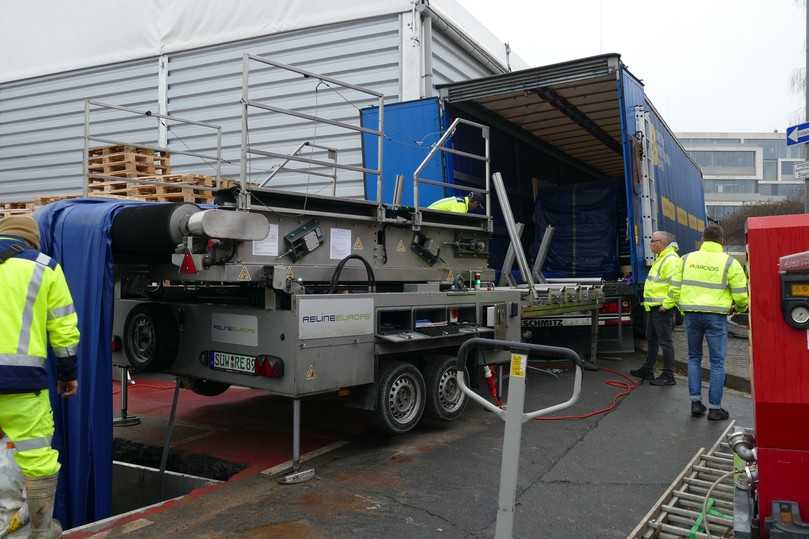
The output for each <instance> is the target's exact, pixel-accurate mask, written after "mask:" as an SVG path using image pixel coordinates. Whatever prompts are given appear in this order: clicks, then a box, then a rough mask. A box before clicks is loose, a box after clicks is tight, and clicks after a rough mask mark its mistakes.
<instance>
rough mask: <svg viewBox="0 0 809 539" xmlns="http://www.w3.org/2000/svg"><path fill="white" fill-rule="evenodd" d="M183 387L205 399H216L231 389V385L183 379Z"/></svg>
mask: <svg viewBox="0 0 809 539" xmlns="http://www.w3.org/2000/svg"><path fill="white" fill-rule="evenodd" d="M183 387H185V388H186V389H190V390H191V391H193V392H194V393H196V394H197V395H202V396H203V397H216V396H217V395H221V394H222V393H224V392H225V391H227V390H228V388H230V384H226V383H224V382H215V381H213V380H206V379H204V378H183Z"/></svg>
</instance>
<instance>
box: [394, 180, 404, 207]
mask: <svg viewBox="0 0 809 539" xmlns="http://www.w3.org/2000/svg"><path fill="white" fill-rule="evenodd" d="M403 194H404V176H402V175H401V174H398V175H397V176H396V180H395V181H394V182H393V200H392V206H393V208H394V209H395V208H398V207H399V206H401V205H402V195H403Z"/></svg>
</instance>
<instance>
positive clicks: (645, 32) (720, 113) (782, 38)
mask: <svg viewBox="0 0 809 539" xmlns="http://www.w3.org/2000/svg"><path fill="white" fill-rule="evenodd" d="M459 1H460V3H461V4H462V5H463V6H464V7H465V8H466V9H467V10H468V11H470V12H471V13H472V14H473V15H475V17H476V18H477V19H478V20H480V21H481V22H483V23H484V24H485V25H486V26H487V27H488V28H489V29H490V30H491V31H492V32H493V33H494V34H495V35H497V36H498V37H499V38H500V39H502V40H503V41H508V42H509V43H510V45H511V49H512V51H514V52H515V53H516V54H518V55H519V56H520V57H522V58H523V60H525V61H526V62H527V63H528V65H529V66H532V67H533V66H541V65H547V64H551V63H555V62H560V61H565V60H571V59H575V58H584V57H586V56H593V55H596V54H602V53H613V52H616V53H619V54H621V59H622V61H623V62H624V64H625V65H626V66H627V67H628V68H629V70H630V71H631V72H632V73H633V74H634V75H635V76H637V77H639V78H641V79H642V80H643V82H644V83H645V85H646V93H647V95H648V96H649V97H650V98H651V100H652V102H653V103H654V105H655V107H656V108H657V109H658V111H660V113H661V114H662V115H663V118H664V119H665V120H666V122H667V123H668V124H669V126H670V127H671V128H672V129H673V130H674V131H675V132H683V131H765V132H766V131H775V130H778V131H779V132H783V131H784V130H785V128H786V127H787V126H788V125H793V124H795V123H798V122H799V121H801V120H803V94H802V92H801V93H796V92H795V91H793V89H792V82H791V81H792V77H793V75H794V73H795V71H796V70H798V69H800V68H802V66H803V64H804V61H805V60H804V58H805V53H804V35H805V14H804V7H803V3H802V2H800V0H680V1H676V2H671V1H670V2H663V1H662V0H645V1H644V0H567V1H552V0H497V1H492V0H459Z"/></svg>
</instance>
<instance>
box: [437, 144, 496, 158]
mask: <svg viewBox="0 0 809 539" xmlns="http://www.w3.org/2000/svg"><path fill="white" fill-rule="evenodd" d="M438 149H439V150H440V151H442V152H444V153H451V154H452V155H460V156H461V157H468V158H469V159H476V160H478V161H485V160H486V156H485V155H477V154H474V153H469V152H464V151H461V150H456V149H454V148H445V147H441V148H438Z"/></svg>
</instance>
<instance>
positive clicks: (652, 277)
mask: <svg viewBox="0 0 809 539" xmlns="http://www.w3.org/2000/svg"><path fill="white" fill-rule="evenodd" d="M646 278H647V279H649V280H650V281H652V282H653V283H670V282H671V279H661V278H660V277H658V276H657V275H649V276H648V277H646Z"/></svg>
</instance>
